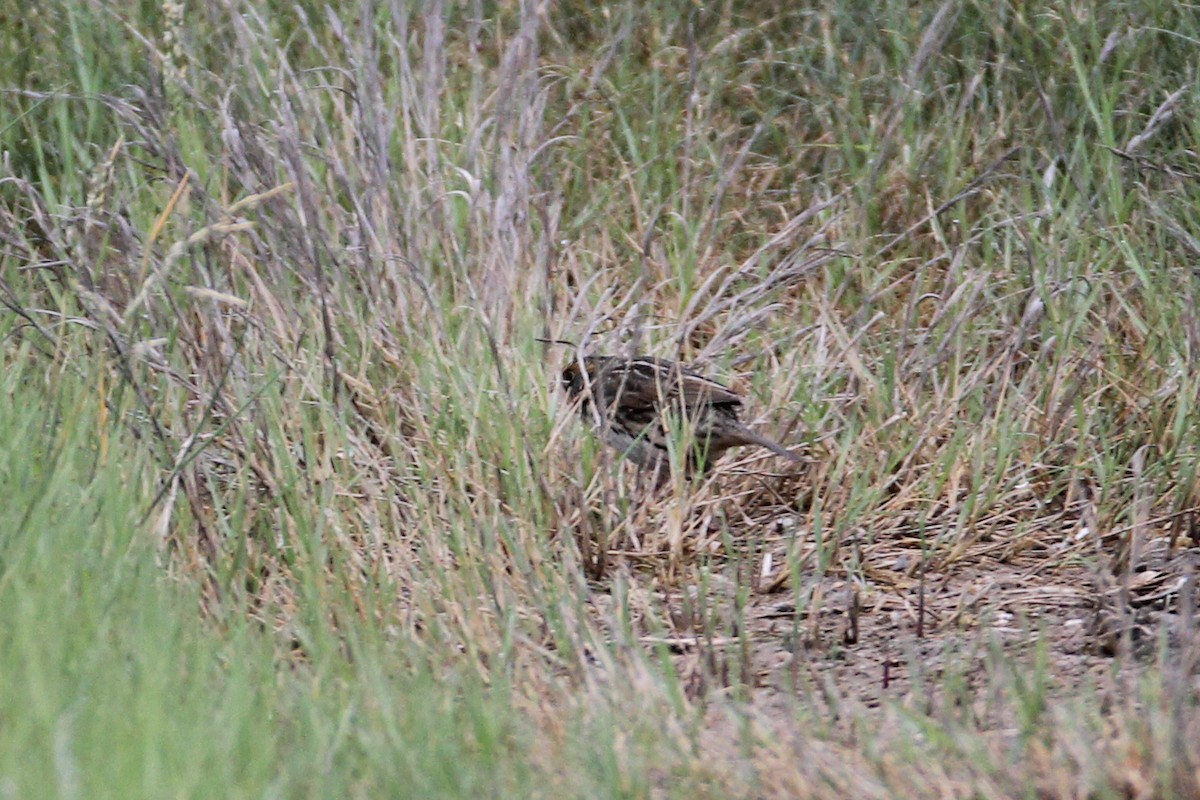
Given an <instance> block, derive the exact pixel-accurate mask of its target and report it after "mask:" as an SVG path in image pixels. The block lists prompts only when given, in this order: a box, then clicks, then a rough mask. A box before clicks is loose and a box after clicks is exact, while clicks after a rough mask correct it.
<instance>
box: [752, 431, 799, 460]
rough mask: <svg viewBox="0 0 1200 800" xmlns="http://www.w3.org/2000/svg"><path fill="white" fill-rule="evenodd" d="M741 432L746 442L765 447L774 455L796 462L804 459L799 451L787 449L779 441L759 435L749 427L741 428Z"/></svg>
mask: <svg viewBox="0 0 1200 800" xmlns="http://www.w3.org/2000/svg"><path fill="white" fill-rule="evenodd" d="M741 433H742V435H743V436H745V438H746V444H756V445H758V446H759V447H765V448H767V449H768V450H770V451H771V452H772V453H774V454H775V455H777V456H783V457H784V458H787V459H790V460H792V461H796V462H802V461H804V457H803V456H801V455H800V454H799V453H796V452H794V451H792V450H788V449H787V448H786V447H784V446H783V445H781V444H780V443H779V442H777V441H775V440H774V439H768V438H767V437H765V436H760V435H759V434H757V433H755V432H754V431H752V430H750V429H749V428H743V429H742V431H741Z"/></svg>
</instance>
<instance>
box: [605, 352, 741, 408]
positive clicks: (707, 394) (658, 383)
mask: <svg viewBox="0 0 1200 800" xmlns="http://www.w3.org/2000/svg"><path fill="white" fill-rule="evenodd" d="M623 367H624V369H625V370H626V371H627V372H628V377H627V379H626V384H627V386H628V388H627V389H626V391H627V392H629V394H630V395H631V402H637V403H643V402H645V403H655V402H658V400H659V398H660V397H661V398H665V399H671V400H673V399H675V398H682V400H683V405H684V406H685V407H688V408H692V407H695V406H698V405H706V404H710V405H717V406H740V405H741V404H742V398H741V396H740V395H738V394H737V393H736V392H734V391H733V390H732V389H730V388H729V387H728V386H726V385H725V384H723V383H718V382H717V381H714V380H712V379H711V378H706V377H704V376H703V375H701V374H700V373H699V372H696V371H695V370H693V369H689V368H688V367H685V366H683V365H682V364H679V363H677V362H674V361H668V360H666V359H660V358H636V359H632V360H630V361H628V362H626V363H625V364H624V365H623ZM621 405H625V401H624V400H622V401H621Z"/></svg>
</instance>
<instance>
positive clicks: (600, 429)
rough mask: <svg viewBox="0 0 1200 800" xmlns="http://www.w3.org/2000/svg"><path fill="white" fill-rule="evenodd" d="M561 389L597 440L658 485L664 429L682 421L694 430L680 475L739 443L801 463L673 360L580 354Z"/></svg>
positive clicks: (724, 390)
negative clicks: (650, 474)
mask: <svg viewBox="0 0 1200 800" xmlns="http://www.w3.org/2000/svg"><path fill="white" fill-rule="evenodd" d="M562 386H563V389H565V390H566V392H567V394H568V395H569V396H570V397H571V398H572V399H573V400H576V401H577V402H579V405H580V415H581V416H582V417H583V419H584V421H585V422H591V423H593V424H595V425H596V426H597V433H598V434H599V435H600V436H601V438H602V439H603V440H604V441H605V442H606V443H608V444H609V445H611V446H613V447H615V448H616V449H617V450H619V451H620V452H621V453H622V454H624V455H625V457H626V458H628V459H629V460H630V461H633V462H634V463H635V464H637V465H638V466H640V467H642V468H643V469H649V470H653V471H654V473H655V475H656V478H657V480H658V483H660V484H661V483H663V482H664V481H665V480H666V478H667V476H668V475H669V474H670V459H669V457H668V451H667V442H668V441H669V436H670V431H671V430H672V429H673V427H674V428H677V427H678V426H679V425H680V424H681V423H683V424H686V425H688V426H690V428H691V430H692V431H693V432H694V441H693V443H692V446H691V447H690V448H689V450H688V452H687V454H686V458H685V463H684V470H685V474H687V475H692V474H695V473H697V472H703V471H704V470H706V469H708V468H709V467H711V466H712V464H713V463H714V462H715V461H716V460H717V459H718V458H719V457H720V456H721V454H722V453H724V452H725V451H726V450H728V449H729V448H731V447H739V446H742V445H755V446H758V447H765V448H766V449H768V450H770V451H771V452H772V453H775V454H776V455H780V456H783V457H784V458H787V459H790V460H792V461H802V460H803V459H801V457H800V456H798V455H796V454H795V453H793V452H792V451H790V450H788V449H787V448H785V447H784V446H783V445H781V444H779V443H778V442H775V441H772V440H771V439H768V438H767V437H765V436H761V435H759V434H757V433H755V432H754V431H752V430H750V429H749V428H747V427H746V426H745V425H743V424H742V423H741V421H740V420H739V419H738V414H740V413H741V409H742V397H741V396H740V395H738V394H737V393H736V392H734V391H733V390H732V389H730V388H729V387H728V386H725V385H724V384H721V383H718V382H717V381H714V380H712V379H711V378H706V377H704V376H703V375H701V374H700V373H698V372H696V371H695V370H693V369H689V368H688V367H685V366H683V365H682V364H679V363H677V362H675V361H670V360H668V359H664V358H651V357H648V356H638V357H635V358H621V357H617V356H584V357H583V358H582V359H579V358H575V359H572V360H571V361H570V362H568V363H567V365H566V366H565V367H564V368H563V371H562ZM672 417H673V418H674V419H673V420H672ZM672 422H673V423H674V424H672Z"/></svg>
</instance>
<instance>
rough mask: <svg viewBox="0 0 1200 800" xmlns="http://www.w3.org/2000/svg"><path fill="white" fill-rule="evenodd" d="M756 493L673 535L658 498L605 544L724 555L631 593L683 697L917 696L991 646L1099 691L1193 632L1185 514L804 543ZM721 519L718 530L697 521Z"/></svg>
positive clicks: (977, 660)
mask: <svg viewBox="0 0 1200 800" xmlns="http://www.w3.org/2000/svg"><path fill="white" fill-rule="evenodd" d="M772 494H773V492H770V491H767V492H755V491H750V490H748V491H746V492H744V493H742V494H740V495H736V498H737V499H734V500H729V497H728V496H726V498H725V501H726V502H725V505H724V506H723V507H722V506H721V504H720V503H717V504H713V505H708V506H706V505H705V504H704V503H703V502H700V503H698V504H697V505H696V506H694V507H693V508H692V511H691V514H690V515H689V517H688V519H687V521H686V522H685V523H683V524H681V525H678V526H677V527H678V528H679V529H680V530H682V531H686V533H685V535H684V536H683V537H681V536H680V535H679V534H678V533H677V534H676V536H675V537H672V536H671V534H670V531H669V529H670V528H671V527H672V525H671V520H672V518H673V517H677V516H678V510H674V511H673V510H672V508H671V503H670V501H668V502H667V503H666V504H665V508H664V507H660V508H658V509H655V510H654V511H648V512H647V513H648V514H649V515H650V517H651V519H648V520H646V521H645V522H644V523H643V524H642V525H639V526H637V527H640V528H641V529H642V531H643V535H642V536H641V537H637V538H636V544H637V546H638V547H637V548H636V550H635V549H621V548H614V549H613V550H611V551H610V552H609V559H610V561H611V562H612V563H620V562H622V560H624V561H625V563H626V564H628V565H632V566H634V569H638V568H640V569H642V570H643V571H644V570H645V569H646V567H647V565H648V564H649V565H650V568H651V569H652V570H657V571H659V573H660V577H663V574H662V571H663V570H664V569H666V570H669V569H670V567H668V566H666V565H667V564H669V563H671V562H672V560H673V559H672V557H671V555H670V553H669V552H667V551H669V549H670V540H671V539H672V538H675V539H676V540H681V541H683V545H682V546H683V547H684V548H685V549H687V550H690V551H691V552H690V553H689V554H686V555H683V556H680V557H678V558H675V559H674V561H675V562H680V561H682V562H687V561H688V560H689V559H690V558H695V557H697V555H702V554H704V553H709V554H715V555H714V559H713V560H712V561H710V564H713V565H715V564H718V563H720V560H721V558H722V556H726V557H728V556H729V555H730V552H731V551H738V552H736V555H735V556H734V558H736V559H737V561H738V562H739V565H738V566H737V567H734V568H728V564H729V563H730V561H731V560H733V559H730V561H726V562H725V564H726V569H725V570H724V572H722V571H721V568H720V567H712V568H710V572H709V576H710V578H709V579H710V581H711V583H710V584H709V585H707V586H704V587H703V588H701V587H700V586H697V585H688V584H687V582H686V581H682V582H679V581H672V580H671V579H670V578H669V577H667V579H666V580H663V581H660V582H656V583H657V585H658V586H661V587H666V588H663V589H661V590H660V591H654V590H647V594H648V595H653V597H652V598H651V597H645V598H643V599H642V601H641V602H640V603H639V601H638V599H637V598H636V593H635V597H634V598H633V599H632V600H631V605H632V606H635V607H638V608H640V610H641V613H642V619H641V622H642V623H643V624H642V625H640V626H639V630H640V631H641V632H642V633H643V634H644V635H643V636H642V639H641V641H642V644H644V645H646V646H651V647H652V646H659V647H665V648H666V649H667V651H668V652H670V653H672V655H673V658H674V659H675V661H676V666H677V668H678V670H679V673H680V674H681V676H682V677H683V679H684V683H685V686H686V688H687V691H688V693H689V695H690V696H692V697H693V698H700V697H702V696H704V695H705V694H706V693H708V692H711V691H714V690H716V691H722V690H725V689H728V688H729V687H732V686H735V685H740V686H741V687H743V688H748V689H749V690H750V692H751V694H752V695H753V703H754V704H755V705H761V706H763V707H764V708H770V707H771V706H772V705H773V704H774V702H775V700H777V699H779V698H784V697H795V696H797V695H798V694H800V695H806V696H808V697H809V698H810V699H813V700H815V701H817V703H818V704H819V705H820V706H823V707H825V708H826V709H828V710H833V711H836V708H837V707H838V706H840V705H842V704H844V703H853V704H854V705H856V706H858V707H861V708H867V709H869V708H875V707H879V706H881V705H882V704H883V703H884V702H885V701H889V700H890V701H900V702H902V703H904V704H929V703H931V702H935V701H936V702H940V699H941V698H944V697H945V696H946V694H947V692H951V693H953V692H954V691H956V690H961V691H962V692H963V693H964V696H967V695H970V694H971V693H972V692H974V691H975V690H982V689H984V688H985V687H987V686H988V685H989V681H990V680H992V679H994V677H995V676H994V675H991V674H990V671H991V670H994V669H995V668H996V665H997V664H999V663H1000V660H999V659H998V658H997V656H998V655H999V654H1003V656H1004V657H1005V659H1008V660H1009V663H1013V662H1014V661H1015V662H1016V663H1019V664H1024V665H1027V666H1028V668H1029V669H1031V670H1038V671H1039V675H1041V676H1043V677H1044V678H1045V679H1046V682H1047V684H1048V685H1049V686H1051V687H1052V690H1056V691H1057V692H1062V693H1069V692H1071V691H1075V690H1077V689H1079V688H1080V687H1089V686H1090V687H1094V688H1095V689H1096V690H1097V691H1099V692H1101V693H1107V692H1112V691H1119V690H1120V689H1119V684H1122V685H1123V681H1125V680H1127V679H1129V678H1130V677H1131V676H1132V675H1133V674H1135V673H1137V672H1138V671H1140V669H1139V668H1140V666H1144V665H1147V664H1150V663H1153V662H1156V661H1158V660H1159V659H1163V660H1167V661H1169V660H1171V659H1177V658H1179V657H1181V653H1187V652H1193V651H1194V648H1189V647H1186V646H1184V645H1186V644H1187V643H1188V642H1191V641H1192V640H1193V639H1194V638H1195V637H1194V634H1193V630H1194V627H1195V614H1196V599H1197V596H1196V592H1195V589H1194V577H1193V576H1194V574H1195V570H1196V567H1197V565H1200V547H1197V546H1196V545H1197V541H1198V528H1197V524H1198V521H1200V517H1198V516H1197V515H1196V513H1195V511H1194V510H1193V511H1190V512H1186V513H1182V514H1169V515H1168V514H1164V515H1162V516H1160V517H1158V518H1153V517H1147V518H1146V519H1145V521H1144V522H1142V523H1140V524H1138V525H1136V526H1129V527H1127V528H1124V529H1113V530H1110V531H1108V532H1107V533H1105V534H1101V535H1098V534H1096V533H1095V530H1096V524H1095V522H1094V521H1092V523H1091V524H1089V523H1088V522H1085V519H1086V515H1069V514H1066V513H1058V514H1054V515H1051V516H1047V517H1046V518H1044V519H1042V520H1038V521H1037V522H1030V521H1029V520H1025V521H1024V522H1023V523H1022V524H1017V523H1016V521H1015V520H1008V521H1000V522H997V521H990V522H989V523H988V524H987V525H986V526H980V528H979V529H977V530H975V531H973V532H968V533H967V534H966V535H962V534H961V533H956V532H953V531H949V530H945V531H943V533H945V534H946V536H945V537H944V539H943V540H942V541H945V542H954V543H956V545H955V547H953V548H950V547H949V546H944V545H943V544H941V542H940V540H939V536H938V530H937V528H936V527H935V526H934V525H932V524H929V525H926V528H925V535H924V536H923V537H922V536H921V535H920V533H919V531H918V528H917V526H915V525H914V524H913V523H912V522H911V521H898V522H896V523H895V524H894V525H891V526H890V527H889V528H888V529H886V530H880V529H877V530H861V531H859V533H858V534H856V536H855V537H852V540H851V541H845V540H843V541H841V542H839V543H838V545H837V546H836V547H830V546H829V545H828V544H827V543H826V544H825V545H824V547H822V545H820V544H818V543H816V542H815V541H814V536H813V534H812V531H811V529H810V528H808V527H807V525H806V524H805V522H804V521H803V516H804V515H802V514H798V513H796V512H795V511H794V510H791V509H788V508H784V507H781V506H779V505H778V504H776V503H775V502H773V501H772V499H771V495H772ZM776 496H777V495H776ZM729 504H732V505H733V506H734V508H732V509H731V508H730V506H729ZM717 508H720V510H719V511H717V510H716V509H717ZM731 517H740V518H741V520H740V522H739V523H738V524H737V525H729V524H728V521H729V519H730V518H731ZM718 518H720V519H718ZM655 524H657V525H659V526H661V527H660V529H659V530H660V532H659V533H656V532H654V530H653V528H654V525H655ZM722 528H723V530H724V531H725V538H722V537H721V536H719V535H716V534H714V533H713V531H715V530H717V529H722ZM661 531H665V532H661ZM764 532H765V533H764ZM731 539H732V547H730V546H729V545H730V543H731ZM964 542H965V543H966V544H963V543H964ZM656 546H658V547H661V548H662V549H660V550H659V551H658V552H654V550H655V547H656ZM1131 551H1132V561H1131V558H1130V553H1131ZM789 554H790V558H791V560H790V561H789ZM822 560H824V562H825V563H826V566H825V567H824V568H823V569H821V568H820V567H819V564H820V563H821V561H822ZM789 563H791V564H795V565H796V566H795V567H792V568H789ZM1131 563H1132V568H1130V564H1131ZM717 573H720V576H719V577H712V576H713V575H714V574H717ZM795 581H799V583H800V586H799V591H797V590H796V586H795V585H794V582H795ZM601 583H602V584H603V583H604V581H602V582H601ZM672 584H673V585H672ZM739 594H740V595H741V597H742V598H743V599H742V600H740V601H739V600H737V597H738V596H739ZM797 598H799V602H798V600H797ZM605 599H607V598H605ZM605 604H606V603H604V602H603V601H601V605H605ZM739 604H740V606H741V608H740V614H739V613H738V606H739ZM664 609H665V611H664ZM664 630H666V631H669V633H668V634H665V635H664V633H663V631H664ZM1193 671H1194V670H1185V672H1184V673H1183V674H1191V673H1192V672H1193ZM1018 678H1019V676H1018ZM951 699H953V698H951Z"/></svg>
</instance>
